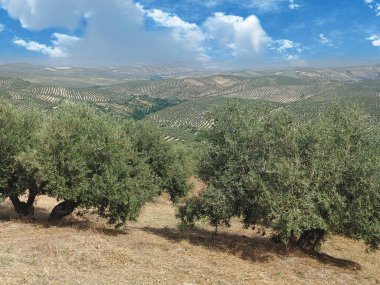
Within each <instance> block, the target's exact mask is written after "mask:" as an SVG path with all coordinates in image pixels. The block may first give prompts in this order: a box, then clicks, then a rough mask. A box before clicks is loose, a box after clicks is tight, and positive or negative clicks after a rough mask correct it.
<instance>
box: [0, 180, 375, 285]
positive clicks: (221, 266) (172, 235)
mask: <svg viewBox="0 0 380 285" xmlns="http://www.w3.org/2000/svg"><path fill="white" fill-rule="evenodd" d="M201 186H202V185H201V183H199V182H196V183H195V190H194V192H197V191H199V188H200V187H201ZM197 188H198V189H197ZM56 204H57V201H56V200H55V199H52V198H49V197H46V196H42V197H39V198H38V200H37V204H36V209H35V216H36V221H34V222H25V221H21V220H19V219H17V216H16V215H15V214H14V213H13V209H12V207H11V203H10V202H9V201H5V202H4V203H2V204H0V284H36V285H37V284H38V285H43V284H57V285H58V284H91V285H92V284H183V285H185V284H186V285H190V284H218V285H227V284H250V285H251V284H380V253H372V254H368V253H366V252H365V247H364V245H363V244H362V243H360V242H357V241H353V240H350V239H346V238H343V237H339V236H333V237H330V238H329V239H328V241H327V242H326V243H325V244H324V246H323V249H322V253H320V254H307V253H304V252H301V251H299V250H297V249H288V250H285V249H284V248H282V247H281V246H279V245H277V244H275V243H273V242H272V241H271V240H270V238H269V237H268V236H267V235H263V234H262V233H261V232H260V233H258V232H257V230H252V229H243V228H242V226H241V224H240V223H239V221H234V222H233V224H232V227H231V228H228V229H227V228H226V229H221V230H220V231H219V233H218V234H217V235H216V236H215V235H214V231H213V229H212V228H210V227H208V226H206V225H202V224H199V225H198V226H197V227H196V228H195V229H192V230H185V231H180V230H179V229H178V221H177V220H176V218H175V208H174V207H173V206H172V204H171V203H170V202H169V200H168V199H167V198H166V197H160V198H159V199H158V200H157V201H155V202H154V203H150V204H149V205H147V206H146V207H145V208H144V210H143V212H142V214H141V216H140V218H139V220H138V222H133V223H129V224H128V225H127V227H126V228H125V229H123V230H116V229H113V228H112V227H110V226H107V224H106V223H105V222H104V221H103V220H101V219H98V218H96V216H94V215H90V214H85V215H84V216H81V215H79V214H80V212H76V213H75V214H73V215H72V216H71V217H68V218H66V219H65V220H64V221H62V222H60V223H59V224H51V223H49V222H48V215H49V212H50V210H51V209H52V208H53V207H54V205H56Z"/></svg>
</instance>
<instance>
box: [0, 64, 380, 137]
mask: <svg viewBox="0 0 380 285" xmlns="http://www.w3.org/2000/svg"><path fill="white" fill-rule="evenodd" d="M16 67H18V68H16ZM33 72H35V73H33ZM133 72H135V73H134V76H132V77H128V76H129V74H133ZM50 73H54V74H55V75H54V76H53V75H51V74H50ZM1 74H7V75H8V76H7V77H0V97H1V98H3V99H5V100H7V101H9V102H10V103H12V104H14V105H17V106H20V107H22V108H29V107H31V106H34V107H37V108H42V109H45V110H52V109H55V108H57V107H59V106H60V105H61V104H70V103H75V102H89V103H90V104H92V105H95V106H96V107H98V108H100V109H102V110H104V111H106V112H112V113H115V114H118V115H122V116H126V115H127V116H132V117H134V118H136V119H142V118H144V117H146V119H148V120H152V121H155V122H157V123H158V124H160V125H161V126H162V127H164V128H165V131H166V133H167V134H168V137H169V138H173V139H184V140H188V139H189V138H190V139H191V138H192V137H194V133H195V132H197V131H198V130H200V129H204V128H206V129H207V128H209V127H210V126H211V124H212V122H211V121H210V120H209V119H208V118H207V113H208V112H209V111H210V110H211V109H212V108H214V106H216V105H218V104H223V103H225V102H228V101H229V100H231V99H233V100H240V101H241V102H244V104H253V105H254V104H262V103H265V104H267V105H269V106H270V107H271V108H285V109H289V110H292V111H295V112H297V113H299V114H302V115H304V116H305V117H310V116H313V115H315V114H317V113H318V112H319V110H320V109H321V108H324V106H326V104H331V103H332V102H334V101H335V102H336V101H339V100H342V101H352V102H355V103H358V104H359V105H362V107H363V109H364V110H366V111H367V112H368V113H369V114H370V115H371V116H373V117H375V118H376V119H378V120H380V108H379V106H380V80H379V76H380V66H378V65H375V66H359V67H350V68H335V69H317V68H308V69H307V68H304V69H288V70H272V71H240V72H230V73H229V72H224V73H223V74H213V75H210V74H208V75H207V74H200V73H196V72H195V71H191V70H186V69H181V68H177V69H173V68H160V69H155V68H142V67H141V68H135V69H133V68H116V67H115V68H95V69H86V68H52V67H41V66H31V65H25V66H24V65H21V66H20V65H8V66H4V65H3V66H0V75H1ZM17 74H19V75H22V76H24V77H22V78H23V79H19V78H15V77H14V76H15V75H17ZM30 74H33V78H31V77H30ZM49 74H50V75H49ZM154 74H156V77H154V76H153V75H154ZM49 76H50V77H49ZM123 76H124V77H123ZM125 76H127V77H128V78H129V79H128V80H125V78H126V77H125ZM47 78H48V79H47ZM70 78H76V79H78V80H80V81H83V82H86V84H84V85H83V84H76V83H75V84H71V83H69V82H68V81H67V80H69V81H70V80H71V79H70ZM123 78H124V79H123ZM149 78H155V79H154V80H152V79H150V80H148V79H149ZM27 79H28V80H27ZM55 80H58V81H59V82H58V81H55ZM53 83H56V84H53ZM78 86H82V87H78ZM83 86H85V87H83Z"/></svg>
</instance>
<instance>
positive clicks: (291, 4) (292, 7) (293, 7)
mask: <svg viewBox="0 0 380 285" xmlns="http://www.w3.org/2000/svg"><path fill="white" fill-rule="evenodd" d="M300 7H301V5H300V4H297V3H295V1H294V0H290V1H289V9H290V10H297V9H299V8H300Z"/></svg>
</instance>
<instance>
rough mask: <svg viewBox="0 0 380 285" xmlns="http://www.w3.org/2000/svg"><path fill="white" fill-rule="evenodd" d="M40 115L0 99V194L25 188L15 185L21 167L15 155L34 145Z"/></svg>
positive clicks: (19, 180) (17, 192) (17, 191)
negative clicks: (12, 105) (18, 165)
mask: <svg viewBox="0 0 380 285" xmlns="http://www.w3.org/2000/svg"><path fill="white" fill-rule="evenodd" d="M39 124H40V116H38V115H37V113H36V112H34V111H33V110H30V111H29V112H23V111H21V110H18V109H16V108H14V107H11V106H10V105H8V104H6V103H4V102H3V101H0V130H1V131H0V195H3V196H8V195H12V194H15V195H17V194H21V193H22V192H24V191H25V190H26V188H23V187H17V186H18V185H19V184H20V183H23V184H27V183H26V182H25V181H22V180H21V179H20V175H21V174H22V169H19V168H18V167H17V159H16V157H17V155H18V154H19V153H20V152H23V151H26V150H28V149H30V148H32V147H33V146H34V145H35V137H34V135H35V131H36V129H37V128H38V126H39Z"/></svg>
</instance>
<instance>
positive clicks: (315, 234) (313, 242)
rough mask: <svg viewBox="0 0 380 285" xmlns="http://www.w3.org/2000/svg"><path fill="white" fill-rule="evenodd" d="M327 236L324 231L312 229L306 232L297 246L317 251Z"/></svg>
mask: <svg viewBox="0 0 380 285" xmlns="http://www.w3.org/2000/svg"><path fill="white" fill-rule="evenodd" d="M325 234H326V231H325V230H322V229H311V230H307V231H305V232H304V233H303V234H302V235H301V237H300V238H299V239H298V241H297V245H298V246H299V247H301V248H303V249H306V250H311V251H315V250H316V249H318V247H319V246H320V245H321V241H322V239H323V238H324V236H325Z"/></svg>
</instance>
